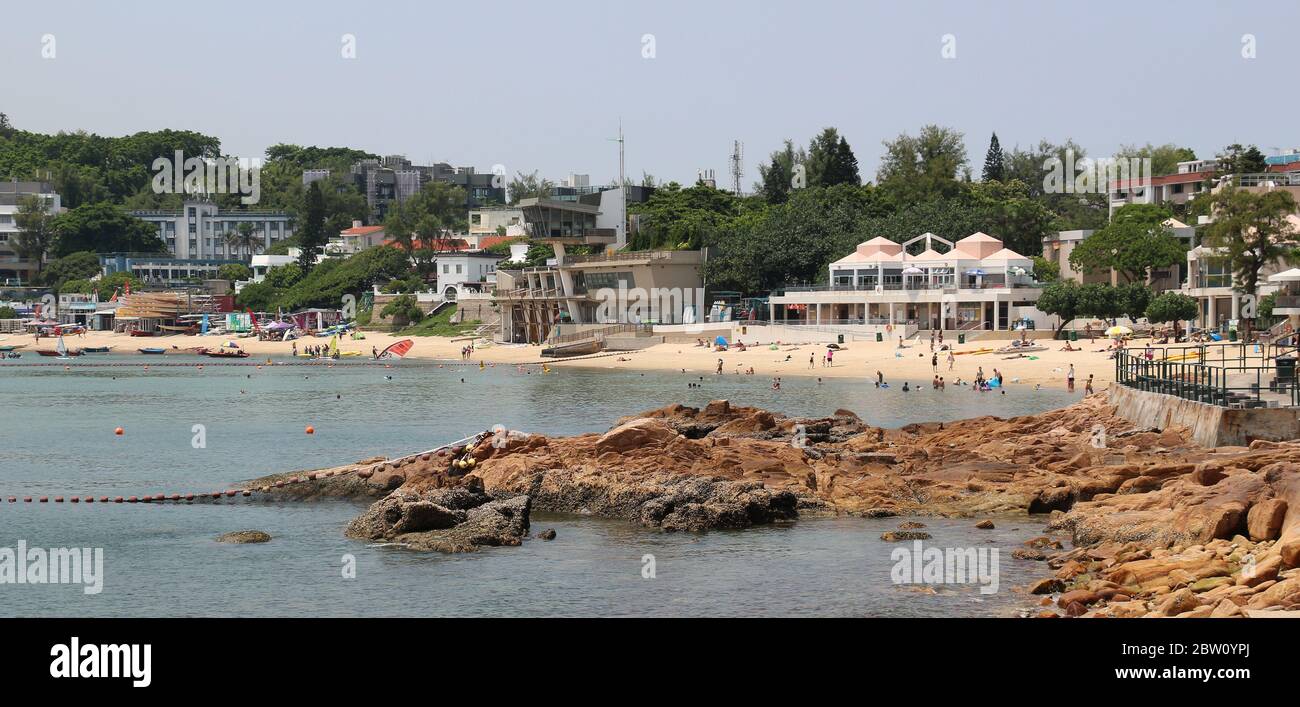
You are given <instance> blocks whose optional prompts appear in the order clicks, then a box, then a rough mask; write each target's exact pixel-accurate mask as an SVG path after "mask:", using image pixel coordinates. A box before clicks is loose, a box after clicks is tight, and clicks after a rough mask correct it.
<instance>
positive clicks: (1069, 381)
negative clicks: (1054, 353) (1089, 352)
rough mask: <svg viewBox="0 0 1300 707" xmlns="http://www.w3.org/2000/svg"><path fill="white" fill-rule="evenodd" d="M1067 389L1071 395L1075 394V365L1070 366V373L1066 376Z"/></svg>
mask: <svg viewBox="0 0 1300 707" xmlns="http://www.w3.org/2000/svg"><path fill="white" fill-rule="evenodd" d="M1065 381H1066V389H1067V390H1069V391H1070V392H1071V393H1073V392H1074V364H1073V363H1071V364H1070V372H1069V373H1067V374H1065Z"/></svg>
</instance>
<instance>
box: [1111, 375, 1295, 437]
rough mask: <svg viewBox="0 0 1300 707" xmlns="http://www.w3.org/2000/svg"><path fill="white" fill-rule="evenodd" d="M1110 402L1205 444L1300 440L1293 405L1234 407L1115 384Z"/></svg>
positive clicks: (1126, 414)
mask: <svg viewBox="0 0 1300 707" xmlns="http://www.w3.org/2000/svg"><path fill="white" fill-rule="evenodd" d="M1108 396H1109V398H1110V404H1111V405H1114V406H1115V412H1116V414H1118V415H1119V416H1120V417H1122V418H1124V419H1126V420H1128V421H1129V422H1132V423H1134V424H1136V425H1142V426H1144V427H1158V428H1160V429H1165V428H1168V427H1173V426H1182V427H1186V428H1188V429H1189V430H1191V431H1192V438H1193V439H1195V440H1196V442H1197V443H1198V444H1201V445H1202V446H1205V447H1224V446H1245V445H1249V444H1250V443H1251V442H1252V441H1254V440H1257V439H1265V440H1270V441H1274V442H1280V441H1284V440H1292V439H1300V414H1297V411H1296V410H1295V409H1293V408H1251V409H1242V410H1238V409H1232V408H1225V407H1219V406H1218V405H1209V404H1206V403H1200V402H1196V401H1194V400H1185V399H1183V398H1179V397H1176V396H1173V395H1165V394H1164V393H1151V392H1147V391H1142V390H1136V389H1133V388H1130V387H1128V386H1124V385H1119V384H1111V386H1110V389H1109V391H1108Z"/></svg>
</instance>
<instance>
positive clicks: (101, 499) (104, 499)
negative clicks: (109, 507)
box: [99, 496, 108, 503]
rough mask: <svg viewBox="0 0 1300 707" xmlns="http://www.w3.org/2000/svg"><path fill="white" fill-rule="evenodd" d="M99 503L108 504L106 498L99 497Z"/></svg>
mask: <svg viewBox="0 0 1300 707" xmlns="http://www.w3.org/2000/svg"><path fill="white" fill-rule="evenodd" d="M99 502H100V503H108V496H100V497H99Z"/></svg>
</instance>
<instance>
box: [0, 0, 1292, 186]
mask: <svg viewBox="0 0 1300 707" xmlns="http://www.w3.org/2000/svg"><path fill="white" fill-rule="evenodd" d="M6 5H8V7H5V8H4V9H3V11H2V12H0V18H2V19H0V112H3V113H6V114H7V115H8V116H9V119H10V121H11V122H12V123H13V124H14V125H15V126H17V127H19V128H22V129H25V130H32V131H37V132H56V131H60V130H66V131H72V130H86V131H89V132H94V133H98V134H101V135H126V134H130V133H134V132H137V131H141V130H157V129H163V128H173V129H188V130H196V131H199V132H202V133H205V134H209V135H214V136H216V137H218V138H220V140H221V143H222V149H223V151H224V152H226V153H227V154H230V155H234V156H240V157H250V156H260V155H262V154H263V152H264V151H265V149H266V148H267V147H268V146H270V145H273V144H276V143H280V142H286V143H294V144H299V145H317V146H322V147H325V146H347V147H353V148H359V149H364V150H367V151H370V152H374V153H377V154H405V155H406V156H407V157H408V158H410V159H411V160H412V161H413V162H415V163H417V164H427V163H429V162H432V161H443V162H449V163H452V164H454V165H473V166H475V167H476V168H478V169H479V170H480V171H491V170H492V167H493V166H494V165H502V166H503V167H504V168H505V169H506V170H507V172H508V173H510V174H514V173H515V172H517V171H522V172H532V171H534V170H537V171H539V172H540V173H541V175H542V176H546V177H550V178H553V179H557V180H558V179H561V178H563V177H565V176H567V175H568V174H569V173H571V172H576V173H579V174H590V175H591V178H592V181H593V183H606V182H609V181H611V180H613V179H614V178H615V177H616V175H617V173H618V145H617V143H616V142H614V141H613V140H612V138H614V137H616V136H617V134H618V129H619V128H618V126H619V121H620V119H621V120H622V124H623V131H624V133H625V136H626V152H627V174H628V176H629V178H631V179H634V180H638V181H639V180H640V178H641V175H642V173H643V172H644V173H648V174H651V175H653V176H654V177H656V178H657V179H658V180H660V181H667V180H676V181H680V182H687V183H688V182H693V181H694V180H695V178H696V174H697V171H698V170H700V169H713V170H715V172H716V174H717V178H718V182H719V186H726V185H729V184H730V177H729V162H728V159H729V156H730V154H731V151H732V145H733V142H734V141H736V140H739V141H741V142H742V143H743V144H744V180H743V187H744V189H745V190H746V191H749V190H750V189H751V187H752V185H753V183H754V182H755V181H756V180H757V179H758V169H757V165H758V164H759V163H760V162H762V161H764V160H765V159H766V158H767V156H768V155H769V154H770V153H771V152H772V151H774V150H776V149H778V148H779V147H780V146H781V144H782V141H783V140H785V139H787V138H789V139H793V140H795V141H796V143H799V144H806V143H807V142H808V141H809V140H810V139H811V138H812V137H813V136H814V135H815V134H816V133H817V132H819V131H820V130H821V129H822V128H824V127H827V126H834V127H836V128H838V129H839V131H840V133H841V134H842V135H843V136H844V137H845V138H846V139H847V140H848V142H849V144H850V145H851V146H852V147H853V149H854V152H855V153H856V155H857V157H858V162H859V166H860V169H861V172H862V176H863V178H864V179H873V178H874V176H875V172H876V168H877V166H878V163H879V159H880V156H881V153H882V152H883V150H882V145H881V143H882V141H883V140H887V139H891V138H893V137H895V136H897V135H899V134H900V133H903V132H908V133H912V134H915V133H916V132H917V131H918V130H919V129H920V128H921V127H922V126H923V125H926V124H928V123H937V124H939V125H943V126H947V127H950V128H954V129H956V130H958V131H960V132H962V133H964V134H965V141H966V147H967V151H968V153H969V157H970V161H971V168H972V171H973V173H974V174H975V175H976V176H977V177H978V175H979V172H980V168H981V166H982V164H983V159H984V153H985V150H986V148H987V146H988V141H989V136H990V134H991V133H992V132H995V131H996V132H997V134H998V137H999V139H1000V141H1001V143H1002V145H1003V147H1004V149H1010V148H1012V147H1014V146H1016V145H1021V146H1029V145H1032V144H1035V143H1037V142H1038V141H1039V140H1040V139H1048V140H1051V141H1053V142H1062V141H1064V140H1065V139H1067V138H1072V139H1074V140H1075V141H1076V142H1077V143H1079V144H1081V145H1083V146H1084V147H1085V148H1086V149H1087V150H1088V151H1089V153H1090V154H1093V155H1103V154H1106V155H1108V154H1113V152H1114V151H1115V150H1116V149H1118V148H1119V147H1120V146H1121V145H1127V144H1145V143H1147V142H1152V143H1156V144H1163V143H1168V142H1172V143H1176V144H1178V145H1180V146H1186V147H1190V148H1192V149H1193V150H1195V152H1196V154H1197V155H1198V156H1200V157H1210V156H1213V154H1214V153H1215V152H1216V151H1218V150H1220V149H1221V148H1222V147H1223V146H1225V145H1227V144H1231V143H1235V142H1240V143H1244V144H1251V143H1253V144H1256V145H1258V146H1259V147H1260V149H1262V150H1263V151H1264V152H1265V153H1266V154H1271V153H1272V152H1274V151H1275V149H1277V148H1283V149H1286V148H1292V147H1300V134H1297V131H1296V130H1295V129H1294V125H1295V121H1294V116H1295V115H1296V114H1297V108H1300V98H1298V97H1297V92H1296V90H1295V88H1294V76H1295V69H1296V64H1295V62H1294V41H1288V40H1289V39H1290V38H1289V37H1288V35H1289V34H1291V33H1293V29H1292V28H1294V27H1295V26H1297V24H1300V3H1298V2H1295V1H1294V0H1261V1H1258V2H1246V3H1236V2H1234V3H1227V2H1214V1H1212V0H1182V1H1181V2H1178V3H1172V2H1168V3H1162V2H1147V3H1138V2H1131V1H1130V2H1111V1H1109V0H1093V1H1089V2H1059V1H1054V2H1044V1H1042V0H1037V1H1033V0H1030V1H1026V2H1012V1H999V0H985V1H972V0H967V1H965V2H925V1H923V0H910V1H906V2H900V1H889V2H876V1H875V0H861V1H857V2H849V1H842V2H821V1H816V0H802V1H800V2H794V1H787V2H774V1H769V0H741V1H739V2H727V1H724V0H692V1H689V2H680V1H678V0H653V1H645V2H623V1H620V0H606V1H604V2H589V1H586V0H560V1H559V2H535V1H534V2H522V1H520V2H516V1H514V0H495V1H493V2H464V1H463V0H462V1H460V2H440V1H428V0H426V1H425V2H417V1H412V2H404V1H402V0H388V1H386V2H383V3H367V2H358V1H357V0H348V1H346V2H335V1H334V0H311V1H310V2H307V1H303V2H298V1H296V0H273V1H265V0H264V1H262V2H246V1H244V0H229V1H227V2H222V3H195V2H175V1H174V0H173V1H172V2H154V1H152V0H148V1H146V0H122V1H121V2H61V1H59V0H42V1H41V2H26V3H19V2H16V1H15V0H10V1H9V2H7V3H6ZM946 35H950V36H949V37H947V38H945V36H946ZM1246 35H1250V36H1251V37H1253V40H1252V39H1250V38H1244V37H1245V36H1246ZM345 36H350V37H351V38H353V42H352V44H351V46H353V47H355V56H354V57H353V58H345V57H344V53H345V49H346V48H347V47H346V46H345V43H346V39H345ZM1251 49H1253V54H1254V56H1253V58H1246V57H1244V56H1243V51H1247V53H1249V51H1248V50H1251ZM945 50H946V51H947V52H948V53H949V54H951V55H952V56H951V58H946V57H945V56H944V53H945ZM51 53H52V54H53V56H52V57H50V56H48V55H49V54H51Z"/></svg>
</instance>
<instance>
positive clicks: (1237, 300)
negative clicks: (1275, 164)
mask: <svg viewBox="0 0 1300 707" xmlns="http://www.w3.org/2000/svg"><path fill="white" fill-rule="evenodd" d="M1287 220H1289V221H1290V222H1291V228H1292V232H1293V233H1297V234H1300V216H1297V215H1295V214H1292V215H1290V216H1288V217H1287ZM1287 267H1288V266H1287V265H1285V264H1283V263H1281V262H1274V263H1269V264H1268V265H1265V266H1264V268H1263V270H1261V271H1260V283H1259V287H1258V288H1257V292H1256V293H1255V296H1256V297H1257V298H1263V297H1267V296H1268V295H1270V294H1273V293H1274V292H1278V291H1279V290H1280V289H1282V288H1283V286H1284V284H1285V283H1286V282H1288V281H1287V280H1285V279H1282V280H1274V279H1272V276H1274V275H1277V274H1279V273H1281V272H1283V271H1284V270H1285V269H1286V268H1287ZM1239 285H1240V283H1239V282H1237V279H1236V277H1235V276H1234V275H1233V272H1232V267H1231V265H1230V263H1228V261H1227V259H1226V258H1225V257H1224V253H1223V251H1222V249H1216V248H1210V247H1207V246H1197V247H1195V248H1192V249H1191V250H1189V251H1187V282H1186V284H1185V285H1184V286H1183V294H1185V295H1188V296H1190V297H1192V298H1194V299H1196V301H1197V303H1198V304H1199V305H1200V315H1199V316H1198V317H1197V319H1196V321H1195V322H1194V324H1195V325H1196V326H1198V327H1204V328H1206V329H1219V330H1226V329H1228V328H1232V327H1235V326H1236V323H1237V321H1238V320H1239V319H1241V317H1242V310H1241V305H1242V297H1243V294H1244V293H1242V292H1240V291H1239V289H1238V288H1239ZM1275 313H1276V314H1279V315H1281V314H1287V313H1288V312H1275Z"/></svg>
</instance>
